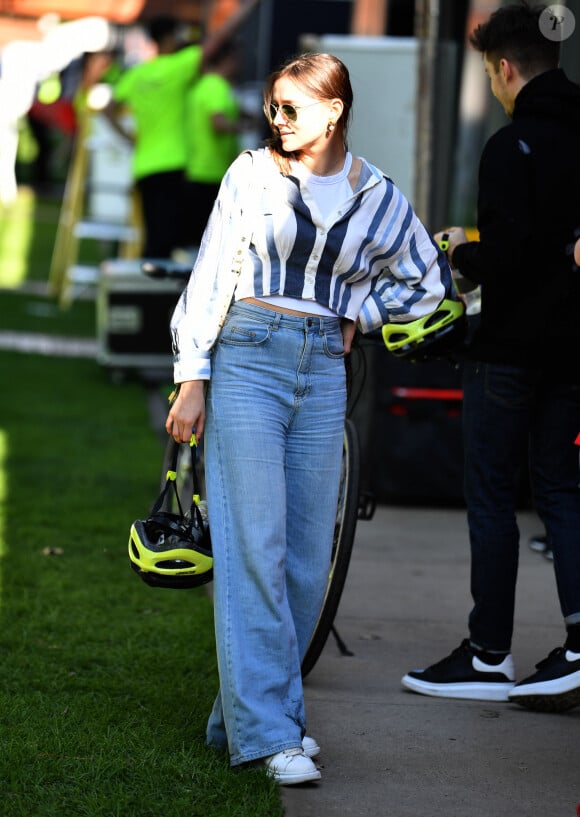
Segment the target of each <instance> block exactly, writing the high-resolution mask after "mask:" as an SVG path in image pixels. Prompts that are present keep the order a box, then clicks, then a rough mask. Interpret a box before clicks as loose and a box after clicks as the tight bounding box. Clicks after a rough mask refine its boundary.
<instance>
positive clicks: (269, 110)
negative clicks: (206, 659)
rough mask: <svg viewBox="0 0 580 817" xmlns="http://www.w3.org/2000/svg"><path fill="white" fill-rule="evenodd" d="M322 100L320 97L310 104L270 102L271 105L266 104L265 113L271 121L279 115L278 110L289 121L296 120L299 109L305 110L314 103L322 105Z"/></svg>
mask: <svg viewBox="0 0 580 817" xmlns="http://www.w3.org/2000/svg"><path fill="white" fill-rule="evenodd" d="M322 101H323V100H322V99H318V100H317V101H316V102H311V103H310V104H309V105H276V103H274V102H270V104H269V105H267V106H266V105H264V114H265V115H266V117H267V118H268V119H269V120H270V122H273V121H274V119H276V117H277V116H278V111H280V112H281V113H282V116H283V117H284V119H287V120H288V121H289V122H296V120H297V119H298V111H303V110H304V109H305V108H312V106H313V105H320V103H321V102H322Z"/></svg>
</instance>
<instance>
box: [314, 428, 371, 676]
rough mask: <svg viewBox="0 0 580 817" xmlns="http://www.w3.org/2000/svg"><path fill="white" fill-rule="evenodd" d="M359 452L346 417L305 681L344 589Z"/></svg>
mask: <svg viewBox="0 0 580 817" xmlns="http://www.w3.org/2000/svg"><path fill="white" fill-rule="evenodd" d="M359 481H360V450H359V441H358V435H357V431H356V426H355V425H354V423H353V422H352V420H349V419H348V418H347V419H346V421H345V424H344V436H343V449H342V469H341V476H340V489H339V493H338V505H337V510H336V524H335V527H334V541H333V545H332V555H331V559H330V569H329V572H328V583H327V586H326V593H325V595H324V600H323V602H322V607H321V608H320V613H319V616H318V621H317V622H316V626H315V628H314V632H313V633H312V637H311V639H310V644H309V645H308V649H307V650H306V654H305V655H304V658H303V660H302V677H303V678H305V677H306V676H307V675H308V673H309V672H310V671H311V670H312V668H313V667H314V665H315V664H316V662H317V661H318V659H319V657H320V653H321V652H322V650H323V648H324V645H325V644H326V640H327V639H328V636H329V634H330V631H331V629H332V625H333V622H334V618H335V616H336V611H337V610H338V605H339V602H340V597H341V596H342V591H343V589H344V583H345V581H346V574H347V572H348V566H349V564H350V556H351V553H352V546H353V543H354V534H355V530H356V523H357V517H358V503H359Z"/></svg>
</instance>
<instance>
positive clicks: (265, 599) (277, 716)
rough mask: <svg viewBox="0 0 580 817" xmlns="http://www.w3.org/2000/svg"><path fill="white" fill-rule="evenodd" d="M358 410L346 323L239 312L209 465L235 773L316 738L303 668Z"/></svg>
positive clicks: (208, 443)
mask: <svg viewBox="0 0 580 817" xmlns="http://www.w3.org/2000/svg"><path fill="white" fill-rule="evenodd" d="M345 410H346V378H345V368H344V347H343V340H342V333H341V330H340V322H339V320H338V319H336V318H326V317H324V318H322V317H306V316H304V317H299V316H294V315H286V314H282V313H278V312H275V311H273V310H269V309H265V308H261V307H258V306H255V305H253V304H247V303H244V302H238V303H236V304H234V305H233V306H232V307H231V308H230V311H229V313H228V315H227V317H226V321H225V323H224V327H223V329H222V331H221V333H220V336H219V338H218V342H217V344H216V346H215V348H214V353H213V361H212V379H211V381H210V384H209V388H208V393H207V422H206V431H205V463H206V483H207V496H208V509H209V518H210V531H211V538H212V543H213V551H214V609H215V632H216V648H217V657H218V670H219V678H220V689H219V693H218V695H217V698H216V701H215V704H214V707H213V711H212V713H211V715H210V718H209V721H208V726H207V742H208V744H209V745H211V746H214V747H217V748H221V749H226V748H227V749H228V750H229V753H230V762H231V764H232V765H237V764H240V763H244V762H247V761H250V760H254V759H257V758H261V757H266V756H268V755H271V754H274V753H276V752H280V751H282V750H283V749H289V748H292V747H295V746H299V745H300V743H301V740H302V737H303V735H304V732H305V728H306V724H305V710H304V696H303V690H302V678H301V671H300V665H301V660H302V658H303V656H304V653H305V651H306V648H307V646H308V643H309V640H310V636H311V634H312V632H313V629H314V626H315V624H316V620H317V616H318V613H319V610H320V607H321V604H322V599H323V595H324V591H325V587H326V582H327V576H328V569H329V561H330V554H331V549H332V540H333V531H334V523H335V519H336V506H337V501H338V486H339V478H340V464H341V457H342V439H343V429H344V417H345Z"/></svg>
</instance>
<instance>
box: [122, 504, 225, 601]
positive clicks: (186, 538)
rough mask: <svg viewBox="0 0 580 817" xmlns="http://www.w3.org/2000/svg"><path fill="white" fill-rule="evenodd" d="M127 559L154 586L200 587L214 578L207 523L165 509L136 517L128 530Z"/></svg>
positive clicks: (144, 579)
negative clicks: (143, 517) (144, 517)
mask: <svg viewBox="0 0 580 817" xmlns="http://www.w3.org/2000/svg"><path fill="white" fill-rule="evenodd" d="M129 559H130V560H131V567H132V568H133V570H135V572H136V573H138V575H139V576H140V577H141V578H142V579H143V581H144V582H145V583H146V584H149V585H151V586H153V587H172V588H188V587H199V586H200V585H202V584H206V583H207V582H210V581H211V580H212V578H213V557H212V550H211V539H210V536H209V527H208V525H207V523H206V522H205V521H202V520H195V521H194V522H190V521H189V520H188V518H187V517H184V516H179V515H177V514H174V513H168V512H165V511H159V512H158V513H156V514H152V515H151V516H150V517H148V518H147V519H137V520H136V521H135V522H133V524H132V525H131V531H130V534H129Z"/></svg>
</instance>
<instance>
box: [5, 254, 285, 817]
mask: <svg viewBox="0 0 580 817" xmlns="http://www.w3.org/2000/svg"><path fill="white" fill-rule="evenodd" d="M37 257H38V258H42V257H43V256H42V253H40V254H39V255H38V256H37ZM35 276H36V280H42V274H41V270H40V269H39V268H38V267H37V268H36V269H35V270H34V272H33V273H31V278H30V279H29V280H32V279H34V278H35ZM93 306H94V305H91V304H90V303H88V302H75V303H74V304H73V305H72V307H71V309H70V310H67V311H66V312H62V311H61V310H59V309H58V307H56V306H55V305H54V304H53V303H52V302H51V301H50V300H49V299H48V298H42V297H41V296H31V295H29V294H27V293H26V294H23V293H22V291H21V290H19V289H15V288H12V289H11V288H9V287H4V288H3V289H0V329H5V328H10V329H16V330H18V329H21V330H24V329H25V330H26V331H42V332H54V333H56V334H73V335H74V334H82V335H86V336H90V335H91V334H92V332H93V331H94V323H91V321H92V320H93V319H94V316H93V313H92V311H91V310H92V307H93ZM0 374H1V377H2V388H0V625H1V626H0V814H1V815H2V817H55V815H59V817H60V815H63V817H65V815H66V817H121V815H122V817H192V816H194V815H199V816H200V817H201V815H204V817H222V815H223V817H281V815H282V811H283V809H282V805H281V801H280V792H279V789H278V787H277V785H276V784H275V783H273V781H271V780H270V779H269V778H268V777H267V776H266V775H265V772H264V771H263V769H261V768H241V769H233V770H232V769H230V767H229V763H228V758H227V756H226V755H225V754H220V753H216V752H214V751H212V750H210V749H208V748H207V747H206V746H205V740H204V731H205V723H206V720H207V717H208V714H209V710H210V707H211V704H212V702H213V698H214V696H215V693H216V691H217V684H218V679H217V671H216V663H215V653H214V640H213V613H212V606H211V601H210V598H209V595H208V593H207V591H206V588H197V589H195V590H185V591H173V590H163V589H154V588H151V587H148V586H147V585H145V584H144V583H143V582H141V581H140V579H139V578H138V577H137V576H136V575H135V573H133V571H132V570H131V568H130V563H129V558H128V555H127V544H128V537H129V528H130V525H131V523H132V521H133V520H134V519H136V518H140V517H143V516H145V515H146V514H147V512H148V510H149V508H150V506H151V504H152V502H153V500H154V499H155V496H156V494H157V492H158V487H159V470H160V463H161V455H162V451H161V444H160V441H159V438H158V435H157V433H156V432H155V431H154V429H152V427H151V422H150V417H149V414H148V407H147V400H146V390H145V388H144V386H143V384H142V383H141V382H140V381H139V380H138V379H137V378H133V379H129V380H127V381H126V382H123V383H122V384H114V383H112V382H111V379H110V378H109V377H108V376H107V374H106V372H105V371H104V370H103V369H102V368H101V367H99V366H98V364H97V363H95V362H94V361H92V360H76V359H68V358H67V359H52V358H47V357H41V356H38V355H28V354H20V353H17V352H12V351H1V350H0Z"/></svg>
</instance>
